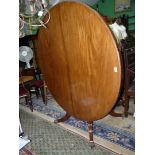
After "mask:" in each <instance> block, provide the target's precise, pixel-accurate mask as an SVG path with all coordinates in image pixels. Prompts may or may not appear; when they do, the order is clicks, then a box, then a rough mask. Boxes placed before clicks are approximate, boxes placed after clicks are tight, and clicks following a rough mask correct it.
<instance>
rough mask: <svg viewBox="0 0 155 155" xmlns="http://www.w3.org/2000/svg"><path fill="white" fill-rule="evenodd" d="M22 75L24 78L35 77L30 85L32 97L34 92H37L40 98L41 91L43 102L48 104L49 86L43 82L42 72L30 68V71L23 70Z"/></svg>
mask: <svg viewBox="0 0 155 155" xmlns="http://www.w3.org/2000/svg"><path fill="white" fill-rule="evenodd" d="M21 74H22V76H33V77H34V80H32V81H31V82H30V84H29V85H30V86H29V92H30V95H31V94H32V93H33V92H35V94H36V96H37V98H38V97H39V96H40V91H41V96H42V99H43V102H44V103H45V104H47V86H46V84H45V81H44V80H42V79H41V77H40V71H39V70H37V69H35V68H28V69H23V70H22V72H21Z"/></svg>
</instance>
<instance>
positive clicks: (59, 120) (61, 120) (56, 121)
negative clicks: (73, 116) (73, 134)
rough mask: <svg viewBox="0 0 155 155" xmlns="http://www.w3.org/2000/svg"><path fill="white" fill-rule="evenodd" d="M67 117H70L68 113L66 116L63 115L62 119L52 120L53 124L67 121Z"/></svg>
mask: <svg viewBox="0 0 155 155" xmlns="http://www.w3.org/2000/svg"><path fill="white" fill-rule="evenodd" d="M69 117H70V115H69V114H68V113H66V115H65V116H63V117H62V118H60V119H57V120H54V123H60V122H64V121H66V120H68V119H69Z"/></svg>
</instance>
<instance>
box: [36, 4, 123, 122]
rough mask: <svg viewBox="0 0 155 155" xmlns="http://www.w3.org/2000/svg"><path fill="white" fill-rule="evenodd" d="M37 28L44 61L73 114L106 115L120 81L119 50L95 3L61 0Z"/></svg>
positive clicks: (52, 88)
mask: <svg viewBox="0 0 155 155" xmlns="http://www.w3.org/2000/svg"><path fill="white" fill-rule="evenodd" d="M50 15H51V20H50V22H49V23H48V25H47V27H48V28H47V29H45V28H41V29H40V31H39V34H38V58H39V66H40V67H41V71H42V73H43V74H44V78H45V81H46V84H47V86H48V88H49V90H50V91H51V93H52V95H53V96H54V98H55V99H56V101H57V102H58V104H59V105H60V106H61V107H62V108H63V109H64V110H65V111H66V112H67V113H68V115H70V116H74V117H76V118H78V119H81V120H86V121H94V120H98V119H101V118H103V117H104V116H106V115H107V114H108V113H109V112H110V111H111V109H112V108H113V106H114V105H115V102H116V100H117V97H118V94H119V90H120V84H121V63H120V57H119V52H118V49H117V46H116V43H115V40H114V38H113V35H112V33H111V31H110V30H109V28H108V26H107V25H106V23H105V22H104V20H103V19H102V18H101V17H100V15H98V13H97V12H95V11H94V10H92V9H91V8H90V7H88V6H86V5H84V4H82V3H78V2H62V3H59V4H57V5H55V6H54V7H53V8H52V9H51V10H50Z"/></svg>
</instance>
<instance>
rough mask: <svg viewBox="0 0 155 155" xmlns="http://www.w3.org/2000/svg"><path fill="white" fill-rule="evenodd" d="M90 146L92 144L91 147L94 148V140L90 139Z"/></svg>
mask: <svg viewBox="0 0 155 155" xmlns="http://www.w3.org/2000/svg"><path fill="white" fill-rule="evenodd" d="M89 146H90V148H91V149H93V148H94V147H95V143H94V141H90V142H89Z"/></svg>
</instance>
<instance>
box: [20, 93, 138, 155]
mask: <svg viewBox="0 0 155 155" xmlns="http://www.w3.org/2000/svg"><path fill="white" fill-rule="evenodd" d="M32 100H33V105H34V109H35V110H34V112H33V114H34V115H37V116H40V117H42V118H44V119H46V120H48V121H49V122H53V121H54V120H55V119H58V118H61V117H62V116H63V115H64V114H65V112H64V111H63V109H62V108H61V107H60V106H59V105H58V104H57V102H56V101H55V100H54V99H53V97H52V96H51V95H50V94H49V95H48V105H47V106H45V105H44V104H43V102H42V99H41V98H39V99H37V98H36V97H35V96H33V98H32ZM131 102H132V100H131ZM21 104H22V105H21V106H20V109H23V110H25V111H27V112H30V110H29V108H28V107H26V105H25V102H22V101H21ZM130 105H132V106H130V111H131V112H134V104H133V103H130ZM122 110H123V109H122V107H117V109H116V111H118V112H120V111H122ZM30 113H31V112H30ZM59 125H60V126H62V127H64V128H65V129H67V130H69V131H72V132H74V133H77V134H79V135H81V136H83V137H85V138H88V133H87V124H86V122H83V121H80V120H76V119H75V118H70V119H69V120H68V121H66V122H65V123H59ZM134 129H135V125H134V117H132V116H129V117H128V118H116V117H112V116H110V115H108V116H106V117H105V118H103V119H101V120H99V121H95V122H94V141H95V143H97V144H99V145H101V146H103V147H106V148H108V149H109V150H112V151H114V152H116V153H119V154H123V155H133V154H134V150H135V138H134ZM87 142H88V141H87Z"/></svg>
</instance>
